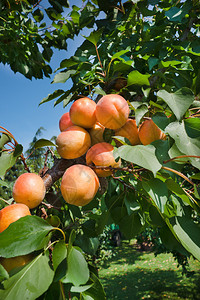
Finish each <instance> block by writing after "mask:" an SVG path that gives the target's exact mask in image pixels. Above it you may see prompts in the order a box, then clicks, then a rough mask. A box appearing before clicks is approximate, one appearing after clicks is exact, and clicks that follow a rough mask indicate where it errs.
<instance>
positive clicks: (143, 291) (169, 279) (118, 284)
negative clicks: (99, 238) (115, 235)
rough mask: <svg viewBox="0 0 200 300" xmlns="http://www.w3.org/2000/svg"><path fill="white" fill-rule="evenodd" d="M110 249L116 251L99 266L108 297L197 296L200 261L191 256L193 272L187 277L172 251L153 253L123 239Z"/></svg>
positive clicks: (199, 296) (155, 297)
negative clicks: (118, 245)
mask: <svg viewBox="0 0 200 300" xmlns="http://www.w3.org/2000/svg"><path fill="white" fill-rule="evenodd" d="M113 251H115V254H116V255H115V256H114V257H113V258H112V259H111V260H110V261H107V263H106V264H105V265H104V266H102V267H101V268H100V270H99V276H100V278H101V281H102V283H103V285H104V288H105V292H106V295H107V300H114V299H118V300H122V299H129V300H137V299H159V300H161V299H173V300H177V299H200V262H199V261H196V260H194V259H190V261H189V267H190V271H194V275H192V276H191V277H186V276H182V269H181V267H179V268H177V263H176V261H175V260H174V258H173V256H172V254H159V255H158V256H157V257H155V255H154V253H152V252H141V251H138V250H136V248H135V246H134V244H133V242H132V241H131V242H128V241H123V242H122V244H121V246H120V247H116V248H113Z"/></svg>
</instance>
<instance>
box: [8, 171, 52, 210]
mask: <svg viewBox="0 0 200 300" xmlns="http://www.w3.org/2000/svg"><path fill="white" fill-rule="evenodd" d="M45 193H46V188H45V185H44V181H43V180H42V178H41V177H40V176H39V175H38V174H36V173H24V174H21V175H20V176H19V177H18V178H17V180H16V181H15V184H14V186H13V198H14V200H15V202H17V203H23V204H26V205H27V206H28V207H29V208H35V207H37V206H38V205H39V204H40V203H41V202H42V200H43V199H44V197H45Z"/></svg>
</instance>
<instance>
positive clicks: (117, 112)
mask: <svg viewBox="0 0 200 300" xmlns="http://www.w3.org/2000/svg"><path fill="white" fill-rule="evenodd" d="M129 114H130V110H129V105H128V103H127V101H126V100H125V99H124V98H123V97H122V96H120V95H118V94H108V95H105V96H103V97H102V98H101V99H100V100H99V102H98V103H97V104H96V103H95V102H94V101H93V100H91V99H90V98H88V97H84V98H80V99H78V100H76V101H75V102H74V103H73V104H72V106H71V108H70V110H69V112H67V113H65V114H63V116H62V117H61V119H60V121H59V128H60V131H61V133H60V134H59V135H58V137H57V139H56V144H57V151H58V154H59V155H60V156H61V157H62V158H64V159H75V158H78V157H80V156H82V155H84V154H85V155H86V165H81V164H75V165H73V166H71V167H70V168H68V169H67V170H66V171H65V173H64V175H63V177H62V181H61V192H62V195H63V198H64V199H65V201H66V202H68V203H70V204H73V205H77V206H83V205H86V204H88V203H89V202H90V201H91V200H92V199H93V198H94V196H95V195H96V193H97V190H98V188H99V179H98V177H107V176H110V175H111V174H112V169H113V168H117V167H120V161H118V162H116V161H115V159H114V156H113V150H114V147H113V146H112V145H111V144H110V143H107V142H105V141H104V130H105V128H107V129H112V130H113V131H114V133H115V136H121V137H125V138H127V139H128V140H129V141H130V143H131V144H132V145H133V146H134V145H138V144H143V145H147V144H150V143H152V142H153V141H155V140H158V139H163V138H164V134H163V133H162V131H161V130H160V129H159V128H158V127H157V126H156V124H155V123H154V122H153V121H152V119H150V118H149V119H145V120H144V121H143V122H142V124H141V125H140V126H139V128H138V127H137V125H136V121H135V120H134V119H131V118H129ZM116 144H117V145H118V146H120V145H121V143H119V142H118V143H117V142H116Z"/></svg>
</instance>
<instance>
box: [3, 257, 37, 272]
mask: <svg viewBox="0 0 200 300" xmlns="http://www.w3.org/2000/svg"><path fill="white" fill-rule="evenodd" d="M32 259H33V255H32V254H26V255H20V256H16V257H10V258H4V257H1V258H0V264H1V265H2V266H3V267H4V269H6V271H7V272H10V271H11V270H13V269H16V268H19V267H23V266H25V265H26V264H27V263H29V262H30V261H31V260H32Z"/></svg>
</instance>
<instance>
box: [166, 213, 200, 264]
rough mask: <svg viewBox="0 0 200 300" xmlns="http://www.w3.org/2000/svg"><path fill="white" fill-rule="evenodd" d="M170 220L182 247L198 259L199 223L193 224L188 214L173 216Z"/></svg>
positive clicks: (199, 245) (199, 249)
mask: <svg viewBox="0 0 200 300" xmlns="http://www.w3.org/2000/svg"><path fill="white" fill-rule="evenodd" d="M170 222H171V224H172V226H173V230H174V232H175V233H176V235H177V237H178V238H179V240H180V242H181V244H182V245H183V247H184V248H185V249H186V250H187V251H188V252H190V253H191V254H192V255H193V256H194V257H195V258H197V259H198V260H200V240H199V236H200V227H199V224H195V223H194V222H193V220H192V218H191V216H190V215H185V216H182V217H175V218H173V219H172V220H171V221H170Z"/></svg>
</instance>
